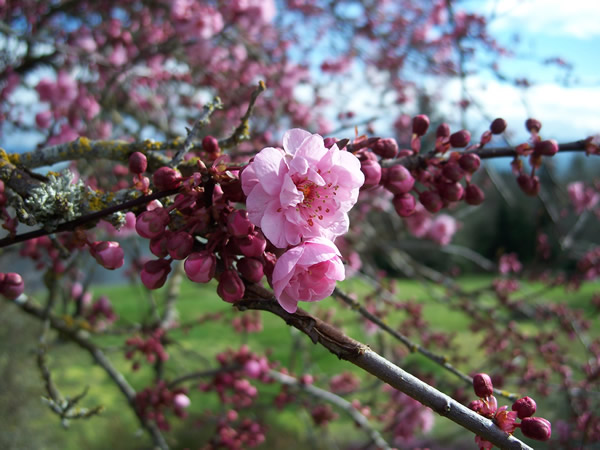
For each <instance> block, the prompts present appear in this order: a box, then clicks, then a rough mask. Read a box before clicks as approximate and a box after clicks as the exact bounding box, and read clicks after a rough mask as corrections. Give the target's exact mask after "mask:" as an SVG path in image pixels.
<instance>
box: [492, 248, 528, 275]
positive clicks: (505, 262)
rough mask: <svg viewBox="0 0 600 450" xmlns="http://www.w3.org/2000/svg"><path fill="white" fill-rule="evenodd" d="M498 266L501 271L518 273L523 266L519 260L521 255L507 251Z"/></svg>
mask: <svg viewBox="0 0 600 450" xmlns="http://www.w3.org/2000/svg"><path fill="white" fill-rule="evenodd" d="M498 268H499V269H498V270H499V271H500V273H502V274H507V273H510V272H514V273H518V272H520V271H521V269H522V268H523V266H522V265H521V263H520V262H519V257H518V256H517V254H516V253H507V254H504V255H502V256H501V257H500V261H499V263H498Z"/></svg>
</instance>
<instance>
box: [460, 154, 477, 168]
mask: <svg viewBox="0 0 600 450" xmlns="http://www.w3.org/2000/svg"><path fill="white" fill-rule="evenodd" d="M458 164H459V165H460V167H461V168H462V169H463V170H464V171H465V172H469V173H473V172H475V171H477V169H479V166H481V159H480V158H479V156H478V155H476V154H475V153H464V154H462V155H460V158H458Z"/></svg>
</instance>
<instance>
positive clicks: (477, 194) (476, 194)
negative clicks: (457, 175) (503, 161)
mask: <svg viewBox="0 0 600 450" xmlns="http://www.w3.org/2000/svg"><path fill="white" fill-rule="evenodd" d="M484 200H485V194H484V193H483V191H482V190H481V189H480V188H479V186H477V185H475V184H469V185H468V186H467V188H466V189H465V202H467V204H469V205H480V204H481V203H483V201H484Z"/></svg>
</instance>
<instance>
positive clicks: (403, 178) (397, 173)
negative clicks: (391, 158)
mask: <svg viewBox="0 0 600 450" xmlns="http://www.w3.org/2000/svg"><path fill="white" fill-rule="evenodd" d="M414 185H415V179H414V178H413V176H412V175H411V173H410V172H409V171H408V169H407V168H406V167H404V166H402V165H400V164H396V165H395V166H392V167H390V168H389V169H387V171H386V176H385V184H384V186H385V188H386V189H387V190H388V191H390V192H391V193H392V194H406V193H407V192H409V191H410V190H411V189H412V188H413V186H414Z"/></svg>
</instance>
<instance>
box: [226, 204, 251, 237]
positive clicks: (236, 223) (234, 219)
mask: <svg viewBox="0 0 600 450" xmlns="http://www.w3.org/2000/svg"><path fill="white" fill-rule="evenodd" d="M227 231H228V232H229V234H231V235H232V236H234V237H246V236H248V235H250V234H251V233H252V232H253V231H254V225H252V222H250V220H249V219H248V211H246V210H245V209H237V210H235V211H233V212H232V213H231V214H229V217H228V218H227Z"/></svg>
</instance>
